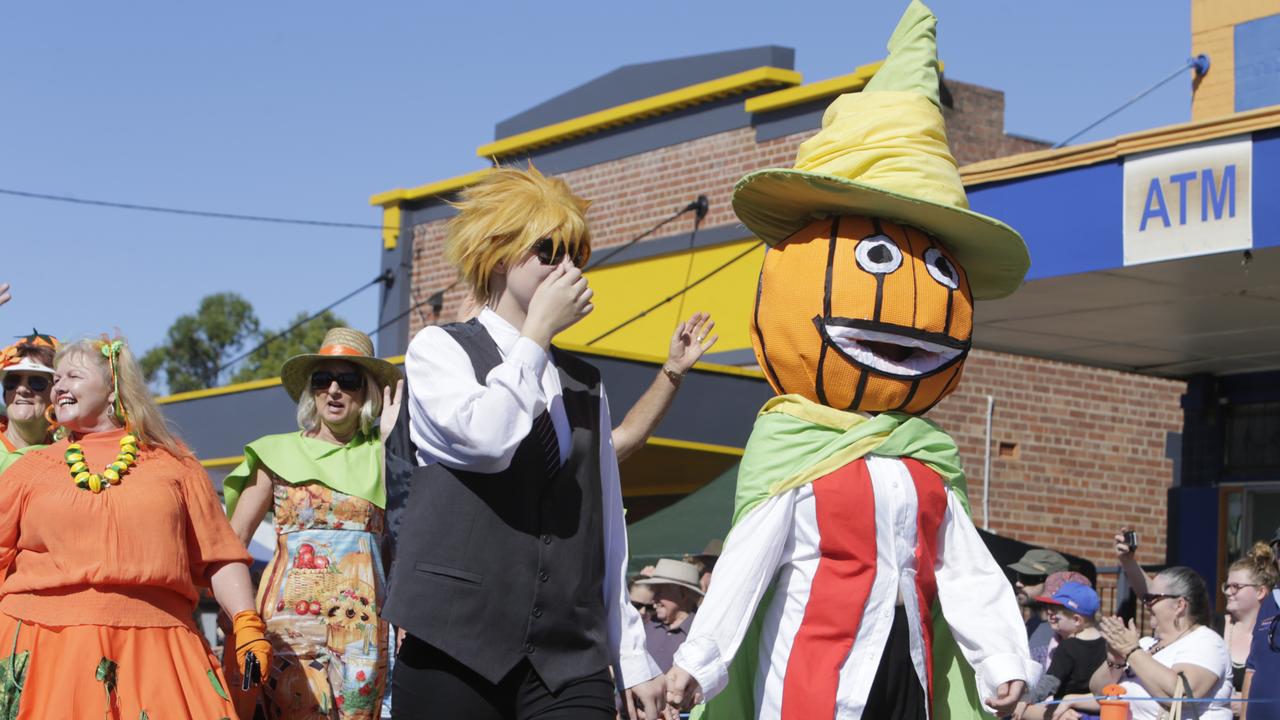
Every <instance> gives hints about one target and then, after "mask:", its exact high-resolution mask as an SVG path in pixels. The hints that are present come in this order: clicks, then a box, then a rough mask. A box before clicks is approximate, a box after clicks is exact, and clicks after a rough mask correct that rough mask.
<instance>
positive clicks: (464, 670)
mask: <svg viewBox="0 0 1280 720" xmlns="http://www.w3.org/2000/svg"><path fill="white" fill-rule="evenodd" d="M613 696H614V688H613V681H612V680H611V679H610V677H609V669H608V668H601V669H600V671H599V672H597V673H595V674H594V675H589V676H587V677H585V678H582V679H580V680H574V681H573V682H571V683H569V684H568V685H567V686H565V687H563V688H561V689H560V692H558V693H552V692H551V691H550V690H549V689H547V686H546V685H545V684H543V682H542V678H540V677H538V673H537V672H535V671H534V669H533V666H532V665H530V664H529V662H528V661H527V660H526V661H522V662H521V663H520V664H519V665H517V666H516V667H515V669H513V670H512V671H511V672H509V673H507V676H506V677H504V678H502V680H500V681H498V683H497V684H496V685H495V684H494V683H491V682H489V681H488V680H485V679H484V678H483V677H481V676H480V675H478V674H477V673H476V672H475V671H473V670H471V669H470V668H468V667H467V666H465V665H463V664H462V663H460V662H458V661H457V660H454V659H453V658H452V657H450V656H449V655H447V654H445V653H444V652H443V651H441V650H438V649H436V648H435V647H433V646H431V645H429V644H427V643H425V642H423V641H422V640H419V639H418V638H416V637H414V636H412V635H406V636H405V638H404V642H403V643H401V645H400V652H399V654H397V655H396V666H395V672H394V673H393V675H392V678H391V717H392V718H394V720H428V718H429V719H430V720H453V719H455V718H456V719H457V720H612V718H613V717H614V707H613Z"/></svg>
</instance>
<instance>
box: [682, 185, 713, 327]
mask: <svg viewBox="0 0 1280 720" xmlns="http://www.w3.org/2000/svg"><path fill="white" fill-rule="evenodd" d="M706 199H707V197H706V196H705V195H700V196H698V200H700V201H705V200H706ZM706 216H707V206H706V205H705V204H703V205H702V206H701V207H700V208H699V209H698V214H697V215H695V216H694V218H693V232H691V233H689V249H688V250H687V251H685V252H686V254H687V255H688V256H689V264H688V265H686V266H685V268H684V284H685V287H688V285H689V278H690V277H691V276H692V275H693V259H694V256H693V244H694V243H695V242H696V241H697V239H698V228H700V227H702V218H704V217H706ZM684 298H685V296H684V295H683V294H681V295H680V309H679V310H676V322H677V323H679V322H680V318H682V317H684Z"/></svg>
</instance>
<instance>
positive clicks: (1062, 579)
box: [1031, 570, 1093, 670]
mask: <svg viewBox="0 0 1280 720" xmlns="http://www.w3.org/2000/svg"><path fill="white" fill-rule="evenodd" d="M1069 582H1077V583H1080V584H1082V585H1088V586H1089V587H1093V583H1091V582H1089V578H1087V577H1085V576H1084V575H1081V574H1080V573H1078V572H1073V571H1071V570H1067V571H1063V572H1056V573H1053V574H1052V575H1050V576H1049V577H1048V579H1046V580H1045V581H1044V590H1043V591H1042V593H1043V594H1042V595H1040V596H1037V598H1033V599H1037V600H1038V598H1039V597H1053V595H1054V593H1056V592H1058V589H1059V588H1061V587H1062V586H1063V585H1065V584H1066V583H1069ZM1036 605H1037V607H1039V608H1040V609H1041V610H1042V611H1043V612H1044V614H1045V622H1044V624H1043V625H1041V626H1040V628H1041V629H1044V630H1046V631H1047V632H1048V634H1049V640H1048V642H1046V643H1044V644H1043V645H1037V644H1036V640H1038V638H1037V637H1034V636H1033V637H1032V640H1031V659H1032V660H1035V661H1036V662H1038V663H1040V665H1041V667H1043V668H1044V669H1045V670H1048V669H1049V661H1050V660H1051V659H1052V658H1053V651H1054V650H1055V649H1056V648H1057V647H1058V642H1059V641H1060V640H1061V639H1062V638H1061V636H1060V635H1059V634H1058V628H1057V626H1055V625H1054V622H1056V619H1057V616H1056V615H1054V613H1053V607H1052V605H1046V604H1045V603H1042V602H1037V603H1036Z"/></svg>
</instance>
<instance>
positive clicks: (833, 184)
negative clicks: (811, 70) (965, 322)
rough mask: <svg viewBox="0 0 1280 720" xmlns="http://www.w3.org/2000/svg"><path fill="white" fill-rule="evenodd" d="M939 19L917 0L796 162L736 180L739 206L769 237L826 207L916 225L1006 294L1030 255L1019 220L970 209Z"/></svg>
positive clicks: (988, 290)
mask: <svg viewBox="0 0 1280 720" xmlns="http://www.w3.org/2000/svg"><path fill="white" fill-rule="evenodd" d="M936 26H937V18H936V17H934V15H933V12H932V11H931V10H929V8H927V7H925V5H924V4H923V3H921V2H919V0H912V2H911V4H910V6H909V7H907V11H906V12H905V13H904V14H903V16H902V20H901V21H899V22H898V27H897V29H896V30H894V32H893V37H891V38H890V39H889V57H888V58H887V59H886V60H885V61H884V64H883V65H882V66H881V68H880V70H879V71H878V72H877V73H876V75H875V77H873V78H871V81H870V82H868V83H867V85H866V87H865V88H864V89H863V90H862V92H856V93H846V94H844V95H841V96H840V97H838V98H836V100H835V101H834V102H833V103H831V106H830V107H828V108H827V111H826V113H825V114H824V115H823V116H822V129H821V130H819V131H818V134H817V135H814V136H813V137H812V138H810V139H808V140H806V141H805V142H804V143H802V144H801V145H800V150H799V152H797V154H796V164H795V168H794V169H772V170H759V171H756V172H753V173H750V174H748V175H747V176H746V177H744V178H742V179H741V180H739V181H738V184H737V186H736V187H735V188H734V193H733V209H734V212H736V213H737V215H738V218H739V219H740V220H742V222H743V224H745V225H746V226H747V228H749V229H750V230H751V231H752V232H753V233H755V234H756V236H757V237H759V238H760V239H761V240H764V241H765V242H766V243H768V244H769V246H770V247H772V246H774V245H777V244H778V243H781V242H782V241H783V240H785V239H786V238H787V237H789V236H790V235H791V234H792V233H794V232H796V231H797V230H800V229H801V228H804V227H805V226H807V225H809V224H810V223H812V222H813V221H814V219H816V218H820V217H824V216H831V215H864V216H868V217H879V218H886V219H889V220H893V221H895V222H900V223H903V224H906V225H911V226H913V227H917V228H920V229H921V230H924V231H925V232H927V233H929V234H930V235H932V236H933V237H935V238H937V239H938V240H939V241H940V242H942V243H943V244H944V245H945V246H946V247H947V249H948V250H950V251H951V253H952V255H954V256H955V259H956V261H957V262H959V263H960V265H961V266H963V267H964V269H965V272H966V274H967V275H968V277H969V285H970V288H971V289H972V291H973V296H974V297H975V298H978V299H992V298H1000V297H1004V296H1006V295H1008V294H1010V293H1012V292H1013V291H1014V290H1017V289H1018V286H1019V285H1021V284H1022V279H1023V277H1024V276H1025V275H1026V274H1027V268H1028V267H1030V265H1031V257H1030V256H1029V255H1028V254H1027V246H1026V243H1024V242H1023V241H1022V236H1021V235H1019V234H1018V233H1017V231H1016V230H1014V229H1013V228H1011V227H1009V226H1008V225H1005V224H1004V223H1002V222H1000V221H999V220H996V219H994V218H990V217H987V216H986V215H980V214H978V213H975V212H973V211H971V210H969V200H968V198H966V197H965V194H964V185H963V184H962V183H961V182H960V171H959V169H958V168H957V167H956V161H955V158H954V157H952V156H951V150H950V148H949V147H948V146H947V132H946V126H945V124H944V122H943V119H942V110H941V106H940V103H939V101H938V46H937V39H936V34H935V28H936Z"/></svg>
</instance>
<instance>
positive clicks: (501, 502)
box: [383, 320, 609, 692]
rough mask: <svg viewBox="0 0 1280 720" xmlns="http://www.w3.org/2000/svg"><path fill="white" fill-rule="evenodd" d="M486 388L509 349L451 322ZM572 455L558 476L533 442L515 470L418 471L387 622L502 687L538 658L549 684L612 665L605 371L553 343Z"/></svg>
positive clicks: (480, 329)
mask: <svg viewBox="0 0 1280 720" xmlns="http://www.w3.org/2000/svg"><path fill="white" fill-rule="evenodd" d="M444 330H445V331H446V332H448V333H449V334H450V336H452V337H453V339H454V340H456V341H457V342H458V344H459V345H461V346H462V347H463V349H465V350H466V351H467V355H468V356H470V358H471V363H472V366H473V367H474V369H475V373H476V379H477V380H479V381H480V383H481V384H484V382H485V379H486V378H487V377H488V375H489V372H490V371H491V370H492V369H493V368H495V367H497V366H498V365H499V364H501V362H502V355H501V353H500V352H499V350H498V346H497V345H496V344H495V343H494V341H493V338H492V337H490V335H489V333H488V331H487V330H485V329H484V326H482V325H480V323H479V322H477V321H475V320H471V321H469V322H466V323H456V324H453V325H446V326H444ZM552 357H553V359H554V361H555V364H556V367H557V368H558V369H559V372H560V382H561V385H562V386H563V392H564V395H563V397H564V408H565V413H566V415H567V416H568V420H569V426H570V428H571V429H572V438H571V441H570V446H571V452H570V454H569V459H568V461H567V462H566V463H565V464H564V465H563V466H562V467H561V468H560V471H559V473H557V474H555V475H554V476H552V477H547V475H546V471H545V467H546V464H545V462H544V455H543V451H542V449H541V447H540V446H539V445H538V443H537V442H536V441H535V440H533V439H532V438H529V437H526V438H525V439H524V441H523V442H521V443H520V446H519V447H518V448H517V449H516V452H515V456H514V457H513V458H512V461H511V465H510V467H508V468H507V469H506V470H504V471H502V472H499V473H494V474H483V473H475V472H467V471H464V470H454V469H451V468H448V467H445V466H444V465H441V464H440V463H435V464H433V465H429V466H427V467H420V468H417V469H416V470H415V471H414V473H413V476H412V480H411V481H410V485H411V488H410V490H409V496H408V502H407V505H406V506H405V508H404V511H403V515H402V517H401V518H399V530H398V537H397V540H396V546H397V547H396V559H395V564H394V567H393V569H392V574H391V582H390V588H389V591H388V599H387V603H386V607H385V608H384V610H383V617H384V618H386V619H387V620H388V621H390V622H391V623H392V624H394V625H396V626H397V627H400V628H403V629H404V630H405V631H407V632H408V633H409V634H411V635H413V636H415V637H417V638H419V639H421V640H423V641H425V642H427V643H429V644H430V645H433V646H435V647H437V648H439V649H440V650H443V651H444V652H445V653H447V654H448V655H450V656H451V657H453V658H454V659H455V660H458V661H459V662H461V663H463V664H464V665H466V666H467V667H469V668H471V669H472V670H474V671H476V672H477V673H479V674H480V675H482V676H483V677H484V678H485V679H487V680H488V681H489V682H492V683H497V682H498V681H499V680H501V679H502V678H503V677H504V676H505V675H506V674H507V673H508V672H510V671H511V669H512V668H514V667H515V666H516V665H517V664H518V663H519V662H520V661H521V660H522V659H526V658H527V659H528V660H529V662H530V664H532V665H533V668H534V670H535V671H536V672H537V673H538V676H539V677H540V678H542V681H543V682H544V683H546V685H547V686H548V688H550V689H551V690H552V691H553V692H555V691H558V690H559V689H560V688H561V687H563V686H564V685H565V684H566V683H568V682H569V681H571V680H575V679H578V678H582V677H586V676H588V675H591V674H594V673H597V672H599V671H600V670H602V669H604V668H606V667H608V665H609V653H608V649H607V647H606V638H607V635H606V632H605V607H604V600H603V588H604V531H603V527H602V519H603V517H602V516H603V510H602V501H601V490H600V373H599V372H598V371H597V370H596V369H595V368H593V367H592V366H591V365H588V364H587V363H585V362H583V361H582V360H579V359H577V358H576V357H573V356H572V355H568V354H566V353H563V352H561V351H559V350H557V349H554V348H553V349H552Z"/></svg>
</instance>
